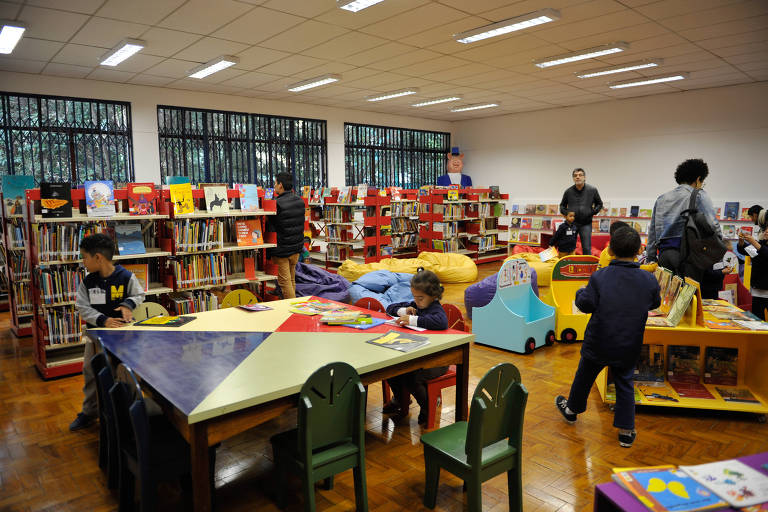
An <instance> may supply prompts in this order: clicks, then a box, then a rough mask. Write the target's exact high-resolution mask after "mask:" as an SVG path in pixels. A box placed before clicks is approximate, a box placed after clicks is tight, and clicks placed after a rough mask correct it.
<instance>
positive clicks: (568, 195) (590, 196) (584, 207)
mask: <svg viewBox="0 0 768 512" xmlns="http://www.w3.org/2000/svg"><path fill="white" fill-rule="evenodd" d="M572 176H573V186H571V187H568V188H567V189H565V192H563V199H562V200H561V201H560V213H562V214H563V215H568V212H569V211H571V212H574V213H575V214H576V225H577V226H578V231H579V238H580V239H581V252H582V254H592V217H593V216H594V215H597V214H598V213H599V212H600V210H602V209H603V200H602V199H600V193H599V192H598V191H597V189H596V188H595V187H593V186H592V185H587V174H586V173H585V172H584V169H582V168H581V167H577V168H576V169H574V170H573V173H572Z"/></svg>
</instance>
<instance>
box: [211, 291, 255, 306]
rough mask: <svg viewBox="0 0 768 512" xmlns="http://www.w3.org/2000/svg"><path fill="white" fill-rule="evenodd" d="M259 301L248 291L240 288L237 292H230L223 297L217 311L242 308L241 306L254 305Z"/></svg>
mask: <svg viewBox="0 0 768 512" xmlns="http://www.w3.org/2000/svg"><path fill="white" fill-rule="evenodd" d="M257 302H259V300H258V299H257V298H256V296H255V295H254V294H253V293H251V292H250V291H248V290H245V289H243V288H240V289H239V290H232V291H231V292H229V293H228V294H226V295H225V296H224V300H222V301H221V305H220V306H219V309H226V308H234V307H237V306H242V305H243V304H256V303H257Z"/></svg>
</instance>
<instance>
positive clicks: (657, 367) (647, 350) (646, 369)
mask: <svg viewBox="0 0 768 512" xmlns="http://www.w3.org/2000/svg"><path fill="white" fill-rule="evenodd" d="M664 370H665V368H664V345H648V344H644V345H643V346H642V347H641V348H640V359H639V360H638V361H637V366H636V367H635V381H636V382H637V381H640V382H654V383H656V382H664Z"/></svg>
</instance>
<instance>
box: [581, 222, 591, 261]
mask: <svg viewBox="0 0 768 512" xmlns="http://www.w3.org/2000/svg"><path fill="white" fill-rule="evenodd" d="M579 238H580V239H581V254H586V255H588V256H589V255H591V254H592V221H590V222H589V224H584V225H583V226H579Z"/></svg>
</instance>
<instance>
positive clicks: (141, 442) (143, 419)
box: [128, 400, 150, 474]
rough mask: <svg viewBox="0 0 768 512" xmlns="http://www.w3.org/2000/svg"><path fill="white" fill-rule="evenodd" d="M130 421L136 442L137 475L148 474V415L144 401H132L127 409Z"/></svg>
mask: <svg viewBox="0 0 768 512" xmlns="http://www.w3.org/2000/svg"><path fill="white" fill-rule="evenodd" d="M128 415H129V417H130V420H131V428H132V430H133V438H134V441H135V442H136V460H137V461H138V464H139V474H148V473H149V466H150V453H149V441H150V440H149V435H150V434H149V415H148V414H147V404H146V403H145V402H144V400H134V401H133V403H132V404H131V406H130V407H129V408H128Z"/></svg>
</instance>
